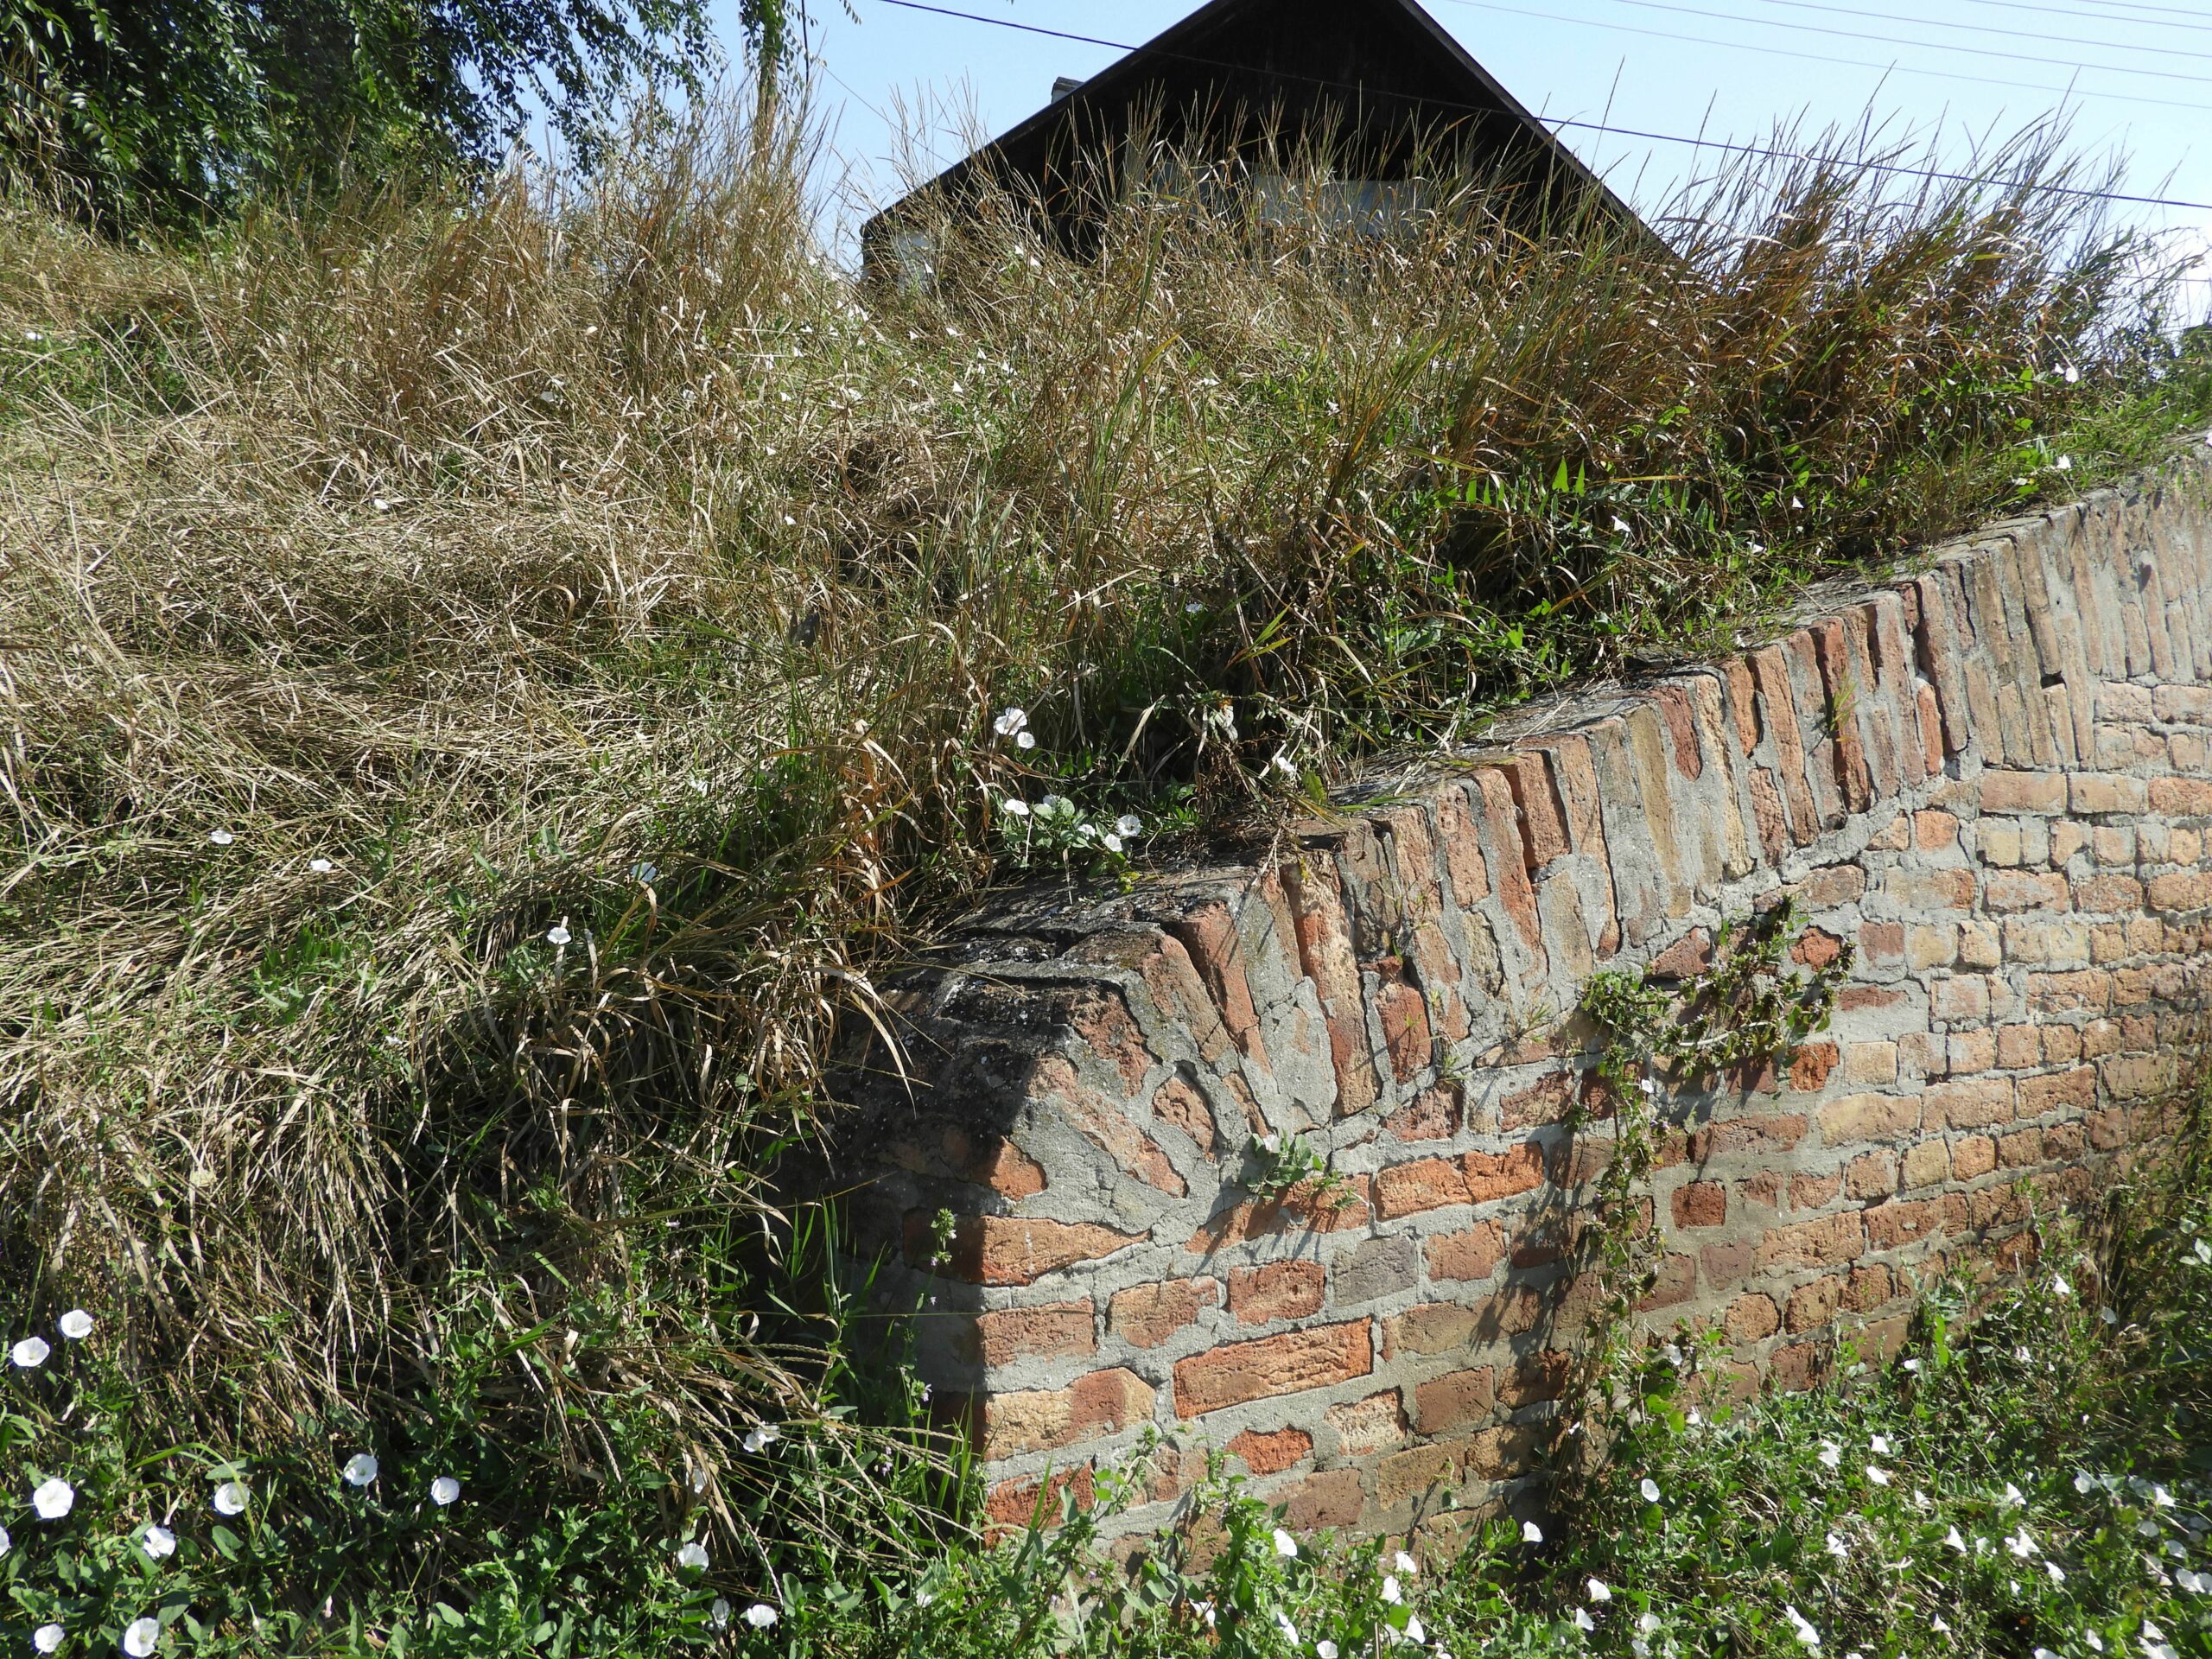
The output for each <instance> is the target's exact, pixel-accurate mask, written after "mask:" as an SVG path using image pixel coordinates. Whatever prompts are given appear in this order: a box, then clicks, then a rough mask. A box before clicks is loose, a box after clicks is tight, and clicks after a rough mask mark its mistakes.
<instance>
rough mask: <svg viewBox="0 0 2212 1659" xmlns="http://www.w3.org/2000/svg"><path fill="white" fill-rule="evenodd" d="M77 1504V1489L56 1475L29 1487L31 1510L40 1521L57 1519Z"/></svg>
mask: <svg viewBox="0 0 2212 1659" xmlns="http://www.w3.org/2000/svg"><path fill="white" fill-rule="evenodd" d="M76 1505H77V1489H76V1488H75V1487H74V1486H72V1485H71V1484H69V1483H68V1482H67V1481H66V1480H64V1479H62V1478H60V1476H59V1475H56V1476H55V1477H54V1478H53V1479H51V1480H46V1481H41V1482H40V1483H39V1484H38V1485H36V1486H35V1487H33V1488H32V1489H31V1511H32V1513H33V1514H35V1515H36V1516H38V1518H39V1519H40V1520H41V1521H59V1520H60V1518H61V1517H62V1516H65V1515H67V1514H68V1513H69V1511H70V1510H73V1509H74V1508H75V1507H76Z"/></svg>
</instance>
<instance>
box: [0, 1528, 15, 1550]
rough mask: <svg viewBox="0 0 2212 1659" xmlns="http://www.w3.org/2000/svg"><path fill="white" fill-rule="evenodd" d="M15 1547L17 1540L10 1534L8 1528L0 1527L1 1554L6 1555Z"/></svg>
mask: <svg viewBox="0 0 2212 1659" xmlns="http://www.w3.org/2000/svg"><path fill="white" fill-rule="evenodd" d="M15 1547H16V1541H15V1540H14V1539H12V1538H10V1536H9V1535H8V1529H7V1528H5V1527H0V1555H5V1554H7V1553H8V1552H9V1551H10V1550H11V1549H13V1548H15Z"/></svg>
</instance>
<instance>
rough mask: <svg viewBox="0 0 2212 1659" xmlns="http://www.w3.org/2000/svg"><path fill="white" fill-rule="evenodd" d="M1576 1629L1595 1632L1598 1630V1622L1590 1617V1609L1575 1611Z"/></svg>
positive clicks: (1584, 1608) (1582, 1608)
mask: <svg viewBox="0 0 2212 1659" xmlns="http://www.w3.org/2000/svg"><path fill="white" fill-rule="evenodd" d="M1574 1628H1575V1629H1576V1630H1596V1629H1597V1628H1598V1621H1597V1620H1596V1619H1594V1618H1591V1617H1590V1610H1589V1609H1588V1608H1586V1607H1578V1608H1576V1609H1575V1610H1574Z"/></svg>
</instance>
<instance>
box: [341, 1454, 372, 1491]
mask: <svg viewBox="0 0 2212 1659" xmlns="http://www.w3.org/2000/svg"><path fill="white" fill-rule="evenodd" d="M381 1466H382V1465H379V1464H378V1462H377V1459H376V1453H375V1452H355V1453H354V1454H353V1456H352V1457H350V1458H348V1459H346V1467H345V1468H344V1469H343V1470H342V1471H340V1472H341V1473H343V1474H344V1475H345V1477H346V1484H347V1485H348V1486H366V1485H368V1484H370V1483H371V1482H372V1481H373V1480H375V1479H376V1478H377V1471H378V1469H379V1468H380V1467H381Z"/></svg>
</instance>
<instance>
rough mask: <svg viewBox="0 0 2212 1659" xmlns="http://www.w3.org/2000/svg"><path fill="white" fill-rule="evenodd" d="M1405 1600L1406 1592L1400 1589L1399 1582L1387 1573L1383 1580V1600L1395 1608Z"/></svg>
mask: <svg viewBox="0 0 2212 1659" xmlns="http://www.w3.org/2000/svg"><path fill="white" fill-rule="evenodd" d="M1404 1599H1406V1592H1404V1591H1402V1590H1401V1589H1399V1588H1398V1581H1397V1580H1395V1579H1394V1578H1391V1577H1390V1576H1389V1575H1388V1574H1387V1573H1386V1574H1385V1575H1384V1576H1383V1600H1385V1601H1387V1602H1389V1604H1390V1605H1392V1606H1393V1607H1395V1606H1396V1605H1398V1604H1399V1603H1400V1602H1402V1601H1403V1600H1404Z"/></svg>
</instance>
